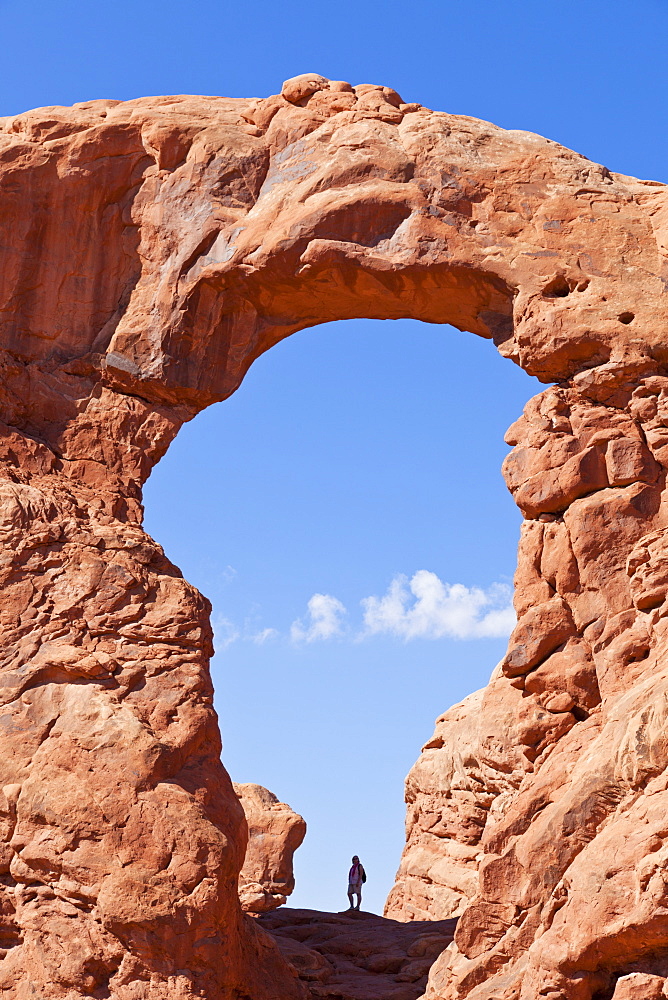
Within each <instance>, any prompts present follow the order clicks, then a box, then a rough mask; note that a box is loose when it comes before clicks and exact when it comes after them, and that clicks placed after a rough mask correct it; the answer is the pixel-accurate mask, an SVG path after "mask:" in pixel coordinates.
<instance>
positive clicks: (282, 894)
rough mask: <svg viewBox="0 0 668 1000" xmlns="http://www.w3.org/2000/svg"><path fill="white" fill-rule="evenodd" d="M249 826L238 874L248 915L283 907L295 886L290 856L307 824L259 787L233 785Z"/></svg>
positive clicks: (241, 893) (268, 792) (242, 899)
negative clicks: (242, 861) (244, 853)
mask: <svg viewBox="0 0 668 1000" xmlns="http://www.w3.org/2000/svg"><path fill="white" fill-rule="evenodd" d="M234 791H235V792H236V794H237V795H238V797H239V801H240V802H241V805H242V806H243V810H244V814H245V816H246V822H247V824H248V846H247V848H246V856H245V858H244V863H243V867H242V869H241V871H240V872H239V899H240V900H241V908H242V909H243V910H245V911H246V912H247V913H267V912H269V911H270V910H275V909H276V907H277V906H282V905H283V903H285V901H286V899H287V897H288V896H289V895H290V894H291V892H292V891H293V889H294V887H295V878H294V875H293V872H292V857H293V855H294V853H295V851H296V850H297V848H298V847H299V846H300V844H301V843H302V841H303V840H304V836H305V835H306V823H305V822H304V820H303V819H302V817H301V816H298V815H297V813H296V812H294V811H293V810H292V809H291V808H290V806H289V805H286V803H285V802H279V801H278V799H277V798H276V796H275V795H274V793H273V792H270V791H268V790H267V789H266V788H263V787H262V785H254V784H250V783H249V784H244V785H240V784H237V783H236V782H235V783H234Z"/></svg>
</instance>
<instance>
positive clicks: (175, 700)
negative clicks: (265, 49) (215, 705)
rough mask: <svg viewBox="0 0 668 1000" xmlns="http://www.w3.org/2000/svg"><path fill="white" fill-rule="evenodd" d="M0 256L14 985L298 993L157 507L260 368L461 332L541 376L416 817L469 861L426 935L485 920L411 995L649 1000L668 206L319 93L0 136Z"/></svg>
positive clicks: (202, 610)
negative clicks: (513, 577)
mask: <svg viewBox="0 0 668 1000" xmlns="http://www.w3.org/2000/svg"><path fill="white" fill-rule="evenodd" d="M0 226H1V227H2V233H1V237H0V255H1V259H2V267H1V268H0V350H1V354H0V365H1V367H2V377H1V379H0V419H1V420H2V421H3V423H2V427H1V430H2V443H1V446H0V459H1V471H0V476H1V477H2V478H1V480H0V490H1V492H2V505H1V507H0V514H1V518H2V521H1V548H0V567H1V568H0V573H1V584H2V595H3V600H2V606H1V608H0V614H1V618H2V621H1V624H2V630H3V640H4V641H3V649H2V655H3V664H2V668H3V670H2V709H1V715H0V720H1V722H2V725H1V727H0V734H1V735H0V769H1V771H2V773H1V775H0V777H1V779H2V780H1V782H0V787H1V788H3V793H2V796H3V797H2V799H1V802H0V804H1V806H2V813H1V816H2V852H1V854H0V862H1V871H0V880H1V881H0V896H1V899H0V913H1V914H2V918H1V920H2V933H1V943H2V947H3V949H4V952H5V955H6V957H5V959H4V961H3V962H2V965H1V967H0V989H2V990H3V991H4V992H5V993H7V994H8V995H9V996H16V997H19V998H27V997H31V998H32V997H34V995H39V996H48V997H54V998H67V1000H77V998H80V997H105V996H110V997H114V998H119V1000H145V998H148V1000H176V998H178V1000H186V998H190V997H194V996H198V997H206V998H209V1000H214V998H215V1000H220V998H230V1000H232V998H236V997H239V996H248V997H251V998H253V1000H255V998H264V997H269V996H271V997H281V998H287V997H292V996H297V995H298V994H299V992H300V990H301V987H300V986H299V984H298V983H297V981H296V980H295V978H294V974H293V973H292V972H291V970H290V968H289V967H288V966H287V965H286V964H285V963H284V962H283V961H282V960H281V959H280V957H279V955H278V952H277V950H276V949H275V947H274V946H273V945H272V943H271V941H270V939H269V938H268V936H267V935H266V934H264V933H262V932H261V931H260V929H259V928H258V927H257V921H255V922H253V921H252V919H251V918H248V917H245V916H244V915H243V914H242V912H241V909H240V907H239V903H238V899H237V891H236V890H237V878H238V873H239V870H240V868H241V865H242V860H243V855H244V849H245V840H246V835H247V834H246V825H245V822H244V818H243V812H242V809H241V806H240V804H239V801H238V799H237V797H236V796H235V795H234V792H233V789H232V787H231V784H230V782H229V780H228V778H227V776H226V774H225V772H224V770H223V768H222V766H221V763H220V758H219V754H220V741H219V735H218V728H217V723H216V718H215V715H214V712H213V709H212V703H211V687H210V682H209V675H208V658H209V655H210V652H211V632H210V627H209V622H208V610H209V609H208V605H207V602H206V601H205V600H204V599H203V598H202V597H201V596H200V595H199V594H198V593H197V592H196V591H195V590H194V589H193V588H192V587H190V586H189V585H188V584H187V583H186V582H185V581H184V580H183V579H182V577H181V575H180V573H179V572H178V570H177V569H176V568H175V567H174V566H172V565H171V564H170V563H169V562H168V560H167V559H166V558H165V556H164V555H163V553H162V551H161V550H160V548H159V546H157V545H156V544H155V543H154V542H153V541H152V540H151V539H150V538H148V537H147V536H146V535H145V534H144V532H143V531H142V528H141V516H142V511H141V492H140V491H141V485H142V483H143V482H144V481H145V479H146V477H147V476H148V474H149V472H150V469H151V466H152V465H153V464H154V463H155V462H156V461H157V460H158V459H159V458H160V457H161V455H162V454H163V453H164V451H165V449H166V448H167V447H168V445H169V443H170V441H171V440H172V438H173V437H174V435H175V434H176V432H177V431H178V428H179V426H180V425H181V423H182V422H183V421H184V420H187V419H190V418H191V417H192V416H193V415H194V414H195V413H196V412H197V411H198V410H200V409H202V408H203V407H205V406H207V405H208V404H210V403H212V402H215V401H216V400H221V399H223V398H225V397H226V396H228V395H229V394H230V393H231V392H233V391H234V390H235V389H236V388H237V387H238V385H239V383H240V382H241V379H242V378H243V375H244V373H245V372H246V370H247V369H248V367H249V365H250V364H251V363H252V361H253V360H254V359H255V358H256V357H258V355H259V354H261V353H262V352H263V351H265V350H267V348H269V347H271V346H272V344H274V343H276V342H277V341H279V340H280V339H282V338H283V337H286V336H287V335H289V334H290V333H292V332H294V331H295V330H298V329H300V328H303V327H306V326H311V325H315V324H317V323H320V322H322V321H325V320H332V319H342V318H346V317H353V316H368V317H385V318H394V317H402V316H411V317H415V318H418V319H423V320H427V321H430V322H437V323H451V324H454V325H455V326H457V327H459V328H461V329H466V330H469V331H472V332H474V333H476V334H479V335H480V336H483V337H487V338H491V339H493V340H494V342H495V343H496V344H497V346H498V348H499V350H500V351H501V353H502V354H503V355H505V356H506V357H508V358H511V359H512V360H514V361H515V362H516V363H518V364H520V365H522V366H523V367H524V368H525V369H526V370H527V371H528V372H531V373H533V374H535V375H538V376H539V377H540V378H541V379H543V380H544V381H545V382H556V383H558V386H557V388H554V389H549V390H547V392H546V393H545V394H544V395H543V396H542V397H539V398H538V399H536V400H534V401H532V402H531V403H530V405H529V406H528V408H527V413H526V416H525V417H524V418H523V419H522V420H520V421H519V423H518V424H517V425H516V427H515V428H513V430H512V432H511V442H512V443H516V448H515V451H514V452H513V453H512V456H511V458H510V460H509V462H508V466H507V469H506V475H507V477H508V481H509V483H510V486H511V488H512V489H513V491H514V493H515V496H516V499H517V502H518V504H519V505H520V507H521V509H522V510H523V512H524V514H525V517H526V524H525V531H524V535H523V542H522V547H521V552H520V563H519V569H518V578H517V605H518V613H519V624H518V627H517V630H516V633H515V635H514V637H513V641H512V643H511V647H510V650H509V653H508V656H507V658H506V660H505V661H504V664H503V668H502V671H500V672H499V673H498V674H497V675H495V677H494V680H493V682H492V685H491V686H490V688H489V689H488V690H487V691H486V693H485V694H484V695H483V696H482V704H481V706H480V709H479V712H478V718H477V719H476V721H475V725H473V723H470V726H469V723H466V722H459V721H457V719H456V718H454V717H453V718H452V720H450V719H449V720H448V721H447V722H444V723H443V724H440V728H439V730H438V731H437V736H436V743H435V744H434V747H433V748H432V750H431V751H428V752H430V753H433V754H438V753H440V752H441V751H439V750H438V745H439V740H442V741H443V749H444V750H445V757H447V755H448V753H454V750H455V749H456V741H453V739H452V737H451V735H448V729H449V727H451V726H452V727H457V726H460V725H462V726H464V727H465V728H466V727H469V729H468V730H467V731H468V732H469V735H468V736H467V739H468V740H470V750H469V751H468V752H467V753H465V754H462V755H460V758H458V759H457V760H454V759H453V760H452V761H451V762H449V761H446V762H445V764H444V766H443V774H444V775H446V776H447V775H448V774H449V773H451V772H452V773H455V772H456V773H457V775H458V776H459V777H458V784H457V787H456V788H455V787H454V786H451V792H450V798H449V799H448V794H447V793H446V794H444V796H443V799H448V803H447V806H446V805H445V804H444V802H443V801H436V800H435V806H434V823H433V824H431V825H430V823H425V824H424V828H425V830H427V831H428V830H429V829H433V830H434V834H435V838H436V839H438V840H439V841H440V842H441V845H442V847H443V857H444V858H450V859H454V860H453V864H456V865H457V866H459V868H465V869H466V879H465V880H464V881H461V882H460V883H457V884H456V885H455V884H453V885H452V886H451V889H450V895H448V894H447V893H444V894H443V896H442V897H441V898H443V899H445V905H446V906H447V907H450V908H451V906H452V901H453V900H454V894H456V893H460V894H461V893H462V892H464V893H465V894H466V895H467V896H468V894H469V893H470V894H471V898H470V902H469V903H468V904H467V905H466V906H465V907H464V906H462V905H461V904H459V903H456V901H455V903H456V906H457V909H461V910H462V911H463V912H462V915H461V917H460V922H459V928H458V931H457V938H456V941H457V945H456V949H454V950H453V949H450V950H448V951H446V952H445V954H444V956H443V957H442V958H441V960H439V963H438V967H437V969H436V970H435V972H434V974H433V975H432V977H431V984H430V987H429V992H430V995H431V996H434V997H435V996H439V997H442V998H447V1000H454V998H459V997H464V996H470V997H472V998H476V1000H482V998H485V1000H492V998H494V1000H501V998H511V997H518V996H521V997H522V998H523V1000H534V998H535V997H536V996H539V995H540V996H545V997H550V998H551V1000H558V998H561V1000H581V998H582V1000H589V998H591V997H593V995H594V994H595V993H596V992H597V991H598V992H599V995H600V996H606V995H609V994H610V992H611V991H612V990H613V989H614V985H615V982H616V980H617V979H619V984H620V985H619V986H618V987H617V997H618V998H620V997H622V996H625V997H628V996H631V995H633V994H632V993H630V992H629V991H630V990H636V993H637V989H636V986H637V984H638V983H642V982H645V983H648V982H649V983H651V988H652V989H654V988H655V986H656V983H657V981H658V982H659V986H660V988H661V989H663V979H664V977H665V976H666V973H667V972H668V968H666V966H665V965H664V958H663V956H664V955H665V954H666V947H667V946H668V909H667V905H668V899H667V898H666V894H667V890H666V883H665V882H664V872H665V857H666V851H668V826H667V825H666V824H667V821H666V815H668V785H667V784H666V782H667V780H668V776H667V775H666V765H667V764H668V743H667V741H666V712H667V711H668V709H667V706H668V676H667V669H666V665H665V656H664V648H665V644H666V639H665V637H664V632H665V623H666V618H665V617H664V613H665V611H666V603H665V597H666V591H667V589H668V554H667V553H668V548H667V547H666V544H665V534H664V533H665V532H666V531H667V530H668V516H667V514H666V504H665V498H666V493H665V488H664V486H665V467H666V464H667V463H668V455H667V452H668V378H667V377H666V371H667V367H666V366H668V344H667V342H666V327H667V322H666V320H667V316H668V293H667V291H666V288H667V282H668V272H666V254H667V246H666V244H667V240H668V198H667V196H666V189H665V188H664V187H663V186H662V185H660V184H656V183H652V182H644V181H637V180H635V179H633V178H627V177H622V176H619V175H616V174H612V173H610V172H609V171H608V170H607V169H606V168H604V167H601V166H598V165H597V164H594V163H591V162H589V161H588V160H586V159H584V158H583V157H581V156H579V155H578V154H576V153H573V152H571V151H569V150H567V149H564V148H563V147H561V146H559V145H557V144H556V143H553V142H550V141H548V140H545V139H542V138H540V137H539V136H536V135H533V134H531V133H525V132H504V131H503V130H501V129H499V128H496V127H495V126H493V125H489V124H487V123H484V122H478V121H475V120H474V119H470V118H462V117H457V116H453V115H448V114H443V113H435V112H431V111H429V110H428V109H425V108H422V107H420V106H419V105H415V104H405V103H403V102H402V100H401V98H400V97H399V95H397V94H396V93H395V92H394V91H393V90H391V89H389V88H384V87H374V86H370V85H368V86H361V87H357V88H351V87H350V86H349V85H348V84H345V83H332V82H330V81H327V80H324V78H322V77H318V76H317V75H307V76H306V77H301V78H298V79H296V80H293V81H289V82H288V84H286V86H285V87H284V90H283V94H282V95H279V96H275V97H270V98H267V99H266V100H240V99H239V100H236V99H235V100H228V99H225V98H216V97H212V98H200V97H160V98H145V99H141V100H137V101H130V102H127V103H118V102H116V101H97V102H92V103H88V104H82V105H77V106H75V107H74V108H47V109H41V110H39V111H32V112H28V113H27V114H24V115H19V116H17V117H15V118H13V119H4V120H2V121H0ZM447 746H450V748H451V749H450V750H448V749H447ZM453 748H454V749H453ZM437 766H440V765H436V764H434V767H437ZM427 779H428V775H426V772H425V775H424V776H423V777H421V778H419V780H417V781H416V802H417V796H418V789H421V790H420V791H419V795H420V796H421V797H422V799H421V801H422V803H423V804H421V805H420V806H419V809H420V811H421V814H422V815H426V812H427V811H428V810H427V809H426V803H427V799H428V797H429V791H428V789H426V790H425V782H426V781H427ZM446 783H447V782H446ZM433 784H434V787H435V785H436V784H437V782H436V781H435V780H434V782H433ZM439 794H440V793H439ZM420 822H422V821H421V820H418V825H419V823H420ZM420 829H422V828H421V827H420ZM420 835H421V834H420ZM427 839H428V838H425V842H426V840H427ZM446 842H447V845H446ZM456 844H457V845H460V847H456V846H455V845H456ZM664 845H666V846H664ZM433 848H434V844H433V842H430V846H429V848H428V850H429V851H433ZM473 849H475V851H476V854H475V855H473V854H472V851H473ZM438 850H440V847H439V848H438ZM479 855H483V860H482V861H481V862H480V877H479V881H478V882H477V883H476V882H474V880H473V879H472V878H471V877H470V876H471V873H470V868H471V865H472V863H475V858H477V857H478V856H479ZM443 884H444V885H446V886H447V885H449V884H450V883H448V882H447V881H444V882H443ZM411 892H412V890H408V894H407V895H406V896H405V898H406V899H408V898H409V896H410V893H411ZM458 898H459V897H458ZM432 902H433V903H434V905H439V906H440V905H441V904H440V903H438V900H437V898H436V897H434V899H433V901H432V900H429V899H426V898H425V899H423V900H422V901H420V902H419V903H418V906H419V907H420V908H421V909H422V910H423V911H428V910H429V907H431V906H432ZM451 911H452V910H451ZM405 912H406V913H408V912H409V911H408V910H406V911H405ZM452 912H454V911H452ZM638 976H640V977H641V978H640V979H638ZM634 977H635V978H634ZM642 977H644V979H643V978H642ZM639 988H640V987H639ZM648 988H650V987H648ZM620 990H621V991H622V992H619V991H620ZM601 991H603V992H601ZM605 991H607V993H606V992H605ZM624 991H625V992H624Z"/></svg>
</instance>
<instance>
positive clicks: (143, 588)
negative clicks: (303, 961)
mask: <svg viewBox="0 0 668 1000" xmlns="http://www.w3.org/2000/svg"><path fill="white" fill-rule="evenodd" d="M4 374H5V376H6V378H5V394H6V395H7V399H6V400H5V402H6V407H5V419H8V417H9V419H12V417H13V418H14V419H15V420H18V417H19V414H18V412H17V411H18V409H20V400H21V398H22V395H23V396H27V397H28V398H32V399H33V400H34V397H35V394H37V393H41V394H42V395H43V397H44V398H43V400H42V403H43V405H42V408H41V409H42V413H43V414H45V415H46V416H45V419H44V421H43V423H42V426H41V427H28V428H26V429H25V430H23V431H19V430H17V429H15V427H14V428H12V427H10V426H8V425H6V424H3V425H2V426H1V427H0V432H1V436H0V460H1V464H0V579H1V586H2V595H3V597H2V606H1V609H0V626H1V629H2V668H3V669H2V673H1V681H0V683H1V685H2V687H1V688H0V697H1V699H2V705H1V707H0V772H1V773H0V778H1V781H0V788H1V789H2V792H1V793H0V810H1V812H0V815H1V820H2V825H1V830H2V842H1V844H0V864H1V873H0V910H1V914H2V917H1V921H2V922H1V932H0V947H1V948H2V956H3V959H4V960H3V961H2V962H1V963H0V989H2V990H4V991H6V992H7V993H8V995H11V996H13V997H17V998H23V997H26V998H27V997H31V998H32V997H34V996H36V995H39V996H49V997H67V1000H76V998H79V997H102V996H114V997H117V998H119V1000H168V998H176V997H178V998H179V1000H182V998H187V997H191V996H197V997H208V998H211V1000H213V998H214V997H215V998H216V1000H219V998H223V997H232V996H238V995H239V992H242V993H244V994H250V995H252V996H253V997H254V998H255V997H263V996H274V995H276V992H277V991H278V992H280V994H281V996H293V995H295V994H296V993H298V989H297V987H296V986H295V982H294V978H293V977H292V975H291V974H290V973H288V972H287V971H286V966H285V965H284V963H283V962H282V961H281V960H280V958H279V957H278V956H277V954H276V951H275V949H274V947H273V945H272V944H271V943H270V942H269V941H268V939H265V936H264V935H261V933H260V932H257V931H256V930H255V928H254V927H253V926H252V924H251V921H250V920H248V918H245V917H243V915H242V914H241V911H240V908H239V904H238V899H237V877H238V872H239V869H240V867H241V864H242V861H243V854H244V850H245V843H246V824H245V820H244V816H243V811H242V808H241V806H240V804H239V802H238V800H237V798H236V796H235V794H234V792H233V789H232V786H231V783H230V781H229V778H228V776H227V774H226V772H225V770H224V769H223V767H222V764H221V762H220V749H221V748H220V738H219V733H218V726H217V720H216V716H215V713H214V710H213V706H212V688H211V682H210V678H209V670H208V660H209V656H210V655H211V652H212V646H211V628H210V624H209V610H210V608H209V604H208V602H207V601H206V600H205V599H204V598H203V597H202V596H201V595H200V594H199V593H198V592H197V591H196V590H195V589H194V588H193V587H191V586H190V585H189V584H188V583H186V581H185V580H184V579H183V578H182V576H181V574H180V572H179V571H178V569H176V567H174V566H173V565H172V564H171V563H170V562H169V561H168V560H167V559H166V558H165V556H164V554H163V552H162V550H161V548H160V546H159V545H157V544H156V543H155V542H154V541H152V539H150V538H149V537H148V536H147V535H146V534H145V532H144V531H143V530H142V528H141V519H142V508H141V505H140V492H139V484H140V483H141V482H142V481H143V479H144V478H145V477H146V475H147V474H148V470H149V468H150V466H151V464H152V463H153V462H154V461H155V460H156V459H157V458H158V457H159V456H160V454H162V452H163V451H164V449H165V448H166V446H167V444H168V443H169V441H170V440H171V438H172V437H173V435H174V433H175V432H176V430H177V429H178V427H179V425H180V416H179V415H177V414H175V413H174V412H171V411H169V410H167V409H164V410H160V408H159V407H158V408H156V407H151V406H148V405H147V404H145V403H143V402H142V401H141V400H138V399H136V398H132V397H128V396H124V395H122V394H119V393H114V392H111V391H110V390H109V389H105V388H101V387H100V385H99V383H98V384H97V385H95V386H91V384H90V383H89V382H87V381H86V380H85V379H78V378H75V377H68V376H66V375H64V374H62V373H61V375H60V376H59V378H58V380H56V379H55V378H52V377H51V378H47V377H46V376H45V374H44V372H39V371H36V370H33V371H31V372H29V374H26V373H25V371H23V372H20V371H18V370H15V369H13V368H11V366H10V368H8V369H7V370H6V371H5V373H4ZM12 376H13V381H14V384H13V389H12V391H11V392H13V395H12V394H11V392H10V393H8V390H7V385H8V383H9V384H11V380H12ZM12 407H13V409H12ZM63 417H66V419H63ZM49 418H50V420H49ZM267 963H269V964H267Z"/></svg>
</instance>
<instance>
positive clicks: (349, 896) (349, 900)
mask: <svg viewBox="0 0 668 1000" xmlns="http://www.w3.org/2000/svg"><path fill="white" fill-rule="evenodd" d="M348 902H349V903H350V906H349V907H348V909H349V910H354V909H355V907H354V906H353V893H352V889H349V890H348Z"/></svg>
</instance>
